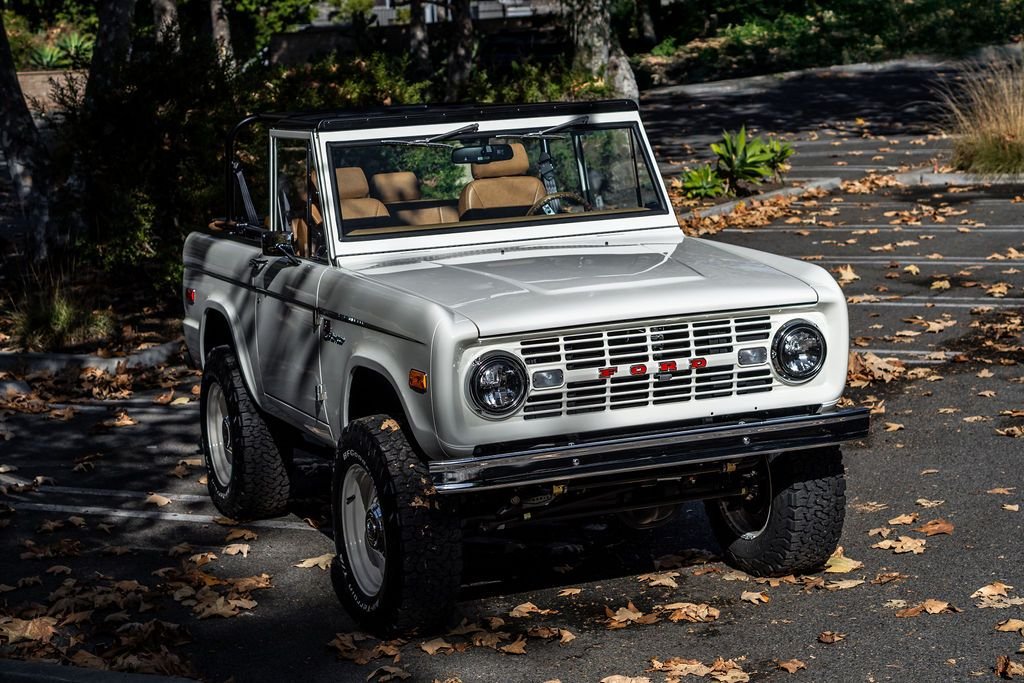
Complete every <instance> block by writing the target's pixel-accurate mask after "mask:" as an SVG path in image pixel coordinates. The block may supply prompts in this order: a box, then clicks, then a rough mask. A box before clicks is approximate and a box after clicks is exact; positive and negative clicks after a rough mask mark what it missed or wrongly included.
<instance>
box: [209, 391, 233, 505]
mask: <svg viewBox="0 0 1024 683" xmlns="http://www.w3.org/2000/svg"><path fill="white" fill-rule="evenodd" d="M228 415H229V413H228V402H227V399H226V398H225V397H224V390H223V389H222V388H221V386H220V384H218V383H217V382H213V383H211V384H210V388H209V395H208V398H207V400H206V441H207V443H206V447H207V448H208V449H209V452H210V462H211V464H212V465H213V476H215V477H217V481H218V482H219V483H220V485H221V486H223V487H227V485H228V484H229V483H230V482H231V467H232V458H233V455H232V452H231V418H230V417H229V416H228Z"/></svg>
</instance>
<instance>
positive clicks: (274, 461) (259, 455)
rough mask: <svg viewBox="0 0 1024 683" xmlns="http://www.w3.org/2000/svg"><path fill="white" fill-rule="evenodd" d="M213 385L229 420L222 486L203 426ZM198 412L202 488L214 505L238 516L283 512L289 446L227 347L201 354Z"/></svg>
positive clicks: (289, 484) (285, 497)
mask: <svg viewBox="0 0 1024 683" xmlns="http://www.w3.org/2000/svg"><path fill="white" fill-rule="evenodd" d="M215 384H216V385H219V387H220V390H221V391H222V392H223V396H224V399H225V401H226V404H227V413H228V415H227V417H228V421H229V423H230V427H229V432H230V443H231V454H230V459H231V475H230V478H229V480H228V482H227V484H226V485H224V484H222V483H221V482H220V481H219V480H218V478H217V475H216V473H215V472H214V466H213V462H212V459H211V458H212V456H211V452H210V451H211V445H210V438H209V436H210V435H209V433H208V429H207V410H208V409H209V405H208V403H209V397H210V392H211V388H212V387H213V386H214V385H215ZM199 411H200V425H201V439H200V440H201V443H202V448H203V458H204V460H205V461H206V481H207V489H208V490H209V492H210V498H212V499H213V503H214V505H215V506H216V507H217V509H218V510H220V511H221V512H222V513H224V515H226V516H228V517H230V518H232V519H237V520H246V519H260V518H265V517H277V516H280V515H283V514H284V513H285V512H286V511H287V508H288V496H289V493H290V490H291V482H290V477H289V471H288V469H289V468H288V461H289V457H290V446H289V445H288V444H287V443H286V442H285V440H284V439H283V438H280V437H278V436H277V435H275V433H274V430H273V425H272V424H271V422H270V418H268V417H267V416H265V415H263V413H261V412H260V410H259V408H257V407H256V404H255V403H254V402H253V400H252V397H251V396H250V395H249V390H248V389H247V388H246V386H245V382H244V381H243V379H242V373H241V372H240V371H239V369H238V360H237V359H236V358H235V354H234V352H233V351H232V350H231V348H230V347H228V346H218V347H217V348H215V349H213V350H212V351H211V352H210V355H209V356H208V358H207V359H206V366H205V368H204V369H203V381H202V391H201V393H200V398H199Z"/></svg>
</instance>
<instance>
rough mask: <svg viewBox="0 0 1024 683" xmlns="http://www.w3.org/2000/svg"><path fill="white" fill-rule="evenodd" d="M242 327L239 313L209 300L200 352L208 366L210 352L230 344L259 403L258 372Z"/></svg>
mask: <svg viewBox="0 0 1024 683" xmlns="http://www.w3.org/2000/svg"><path fill="white" fill-rule="evenodd" d="M241 327H242V323H241V321H240V320H239V319H238V316H237V315H234V314H233V313H232V312H231V311H230V309H228V308H227V307H226V306H224V305H223V304H221V303H220V302H219V301H215V300H214V301H209V302H208V303H207V306H206V308H205V310H204V311H203V318H202V322H201V324H200V327H199V339H200V342H199V344H200V346H199V353H200V356H201V358H202V363H203V367H205V366H206V359H207V358H208V357H209V355H210V352H211V351H212V350H213V349H215V348H217V347H218V346H229V347H231V350H232V351H234V354H235V358H236V359H237V360H238V369H239V370H240V371H241V373H242V380H243V381H244V382H245V385H246V387H247V388H248V389H249V393H250V395H251V396H252V397H253V400H255V401H256V403H257V405H258V404H260V403H261V401H260V400H259V398H260V393H259V391H257V387H258V385H257V383H256V374H255V372H254V368H253V365H252V357H251V354H250V353H249V348H248V346H246V345H245V343H244V341H243V340H242V338H241V337H240V332H239V331H240V330H241Z"/></svg>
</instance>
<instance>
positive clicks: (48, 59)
mask: <svg viewBox="0 0 1024 683" xmlns="http://www.w3.org/2000/svg"><path fill="white" fill-rule="evenodd" d="M29 60H30V61H31V62H32V66H34V67H36V68H37V69H60V68H63V67H65V66H67V65H68V61H67V59H66V58H65V56H64V54H63V53H62V52H61V51H60V50H59V49H57V47H56V46H54V45H40V46H39V47H37V48H35V49H34V50H32V54H31V56H30V57H29Z"/></svg>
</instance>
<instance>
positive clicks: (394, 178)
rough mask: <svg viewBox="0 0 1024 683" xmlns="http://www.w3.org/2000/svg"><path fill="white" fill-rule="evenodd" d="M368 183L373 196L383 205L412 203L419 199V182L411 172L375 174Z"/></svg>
mask: <svg viewBox="0 0 1024 683" xmlns="http://www.w3.org/2000/svg"><path fill="white" fill-rule="evenodd" d="M370 183H371V185H372V186H373V196H374V197H376V198H377V199H379V200H381V201H382V202H384V203H385V204H394V203H395V202H413V201H416V200H417V199H419V198H420V197H421V194H420V181H419V179H418V178H417V177H416V174H415V173H413V172H412V171H396V172H394V173H375V174H374V175H373V176H372V177H371V178H370Z"/></svg>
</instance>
